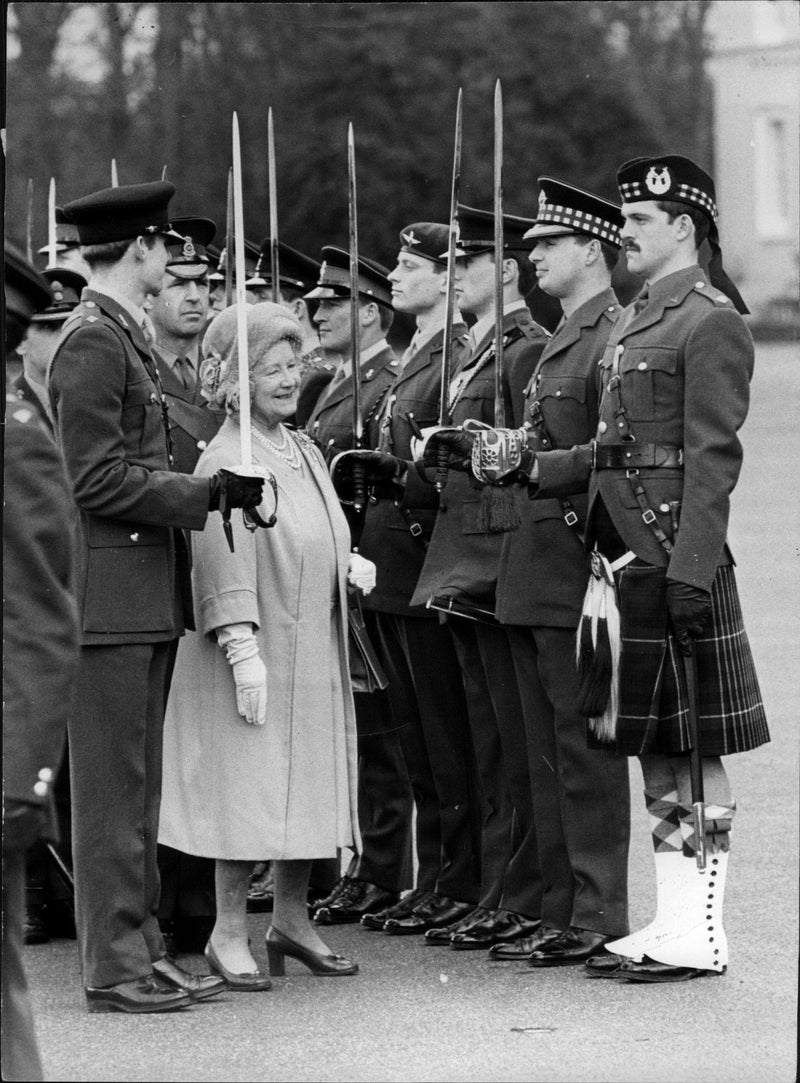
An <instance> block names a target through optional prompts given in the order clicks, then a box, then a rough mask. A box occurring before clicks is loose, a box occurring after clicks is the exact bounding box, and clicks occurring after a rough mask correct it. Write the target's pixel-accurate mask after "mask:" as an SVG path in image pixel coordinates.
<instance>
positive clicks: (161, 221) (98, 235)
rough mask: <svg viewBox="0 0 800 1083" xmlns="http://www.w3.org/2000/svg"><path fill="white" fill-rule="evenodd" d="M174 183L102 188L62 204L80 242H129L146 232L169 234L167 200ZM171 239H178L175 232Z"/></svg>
mask: <svg viewBox="0 0 800 1083" xmlns="http://www.w3.org/2000/svg"><path fill="white" fill-rule="evenodd" d="M174 194H175V185H174V184H170V183H169V181H151V182H150V183H148V184H126V185H121V186H120V187H118V188H103V189H102V191H100V192H92V193H91V195H88V196H83V198H81V199H75V200H73V201H72V202H71V203H67V204H65V206H64V215H65V217H66V219H67V221H69V222H71V223H72V224H73V225H75V226H77V228H78V236H79V238H80V242H81V244H82V245H91V244H108V243H109V242H111V241H128V240H133V238H134V237H139V236H142V235H145V234H154V233H163V234H165V235H167V236H170V235H171V230H170V222H169V215H168V213H167V211H168V207H169V201H170V200H171V199H172V197H173V195H174ZM173 239H174V240H178V239H179V238H178V236H177V235H175V236H174V238H173Z"/></svg>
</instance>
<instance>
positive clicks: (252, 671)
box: [232, 654, 267, 726]
mask: <svg viewBox="0 0 800 1083" xmlns="http://www.w3.org/2000/svg"><path fill="white" fill-rule="evenodd" d="M232 668H233V679H234V681H235V682H236V709H237V711H238V712H239V714H240V715H241V716H242V718H244V719H245V721H247V722H249V723H250V725H251V726H263V725H264V723H265V722H266V720H267V670H266V666H265V665H264V663H263V662H262V661H261V658H260V656H259V655H258V654H256V655H254V656H253V657H252V658H243V659H242V660H241V662H234V663H233V667H232Z"/></svg>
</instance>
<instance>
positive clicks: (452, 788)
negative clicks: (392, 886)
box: [376, 613, 480, 902]
mask: <svg viewBox="0 0 800 1083" xmlns="http://www.w3.org/2000/svg"><path fill="white" fill-rule="evenodd" d="M376 616H377V627H378V634H379V637H380V642H381V647H382V650H383V661H384V664H385V667H386V674H387V677H388V678H389V688H388V690H387V691H388V694H389V698H390V702H391V707H392V716H393V718H394V721H395V725H396V726H397V727H398V735H399V738H400V744H401V747H402V750H403V757H404V759H405V763H406V768H407V770H408V775H409V778H410V779H411V787H412V790H413V793H414V803H415V805H416V812H417V821H416V849H417V861H418V865H419V868H418V873H417V886H418V887H420V888H424V889H427V890H434V889H435V890H436V891H438V892H439V893H440V894H442V895H446V896H448V897H450V898H452V899H458V900H463V901H464V902H477V899H478V895H479V893H480V881H479V875H480V870H479V865H478V852H479V844H480V836H479V829H480V825H479V821H478V815H477V811H478V810H477V805H478V803H479V799H478V797H477V795H476V793H475V779H474V772H475V769H474V763H473V752H472V747H471V744H470V740H469V724H468V722H467V709H466V704H465V702H464V690H463V686H462V683H461V673H460V669H459V665H458V659H457V658H456V655H455V650H454V649H453V641H452V638H451V636H450V633H449V632H448V631H447V629H446V628H445V627H444V626H443V625H442V624H440V623H439V622H438V621H435V620H430V619H428V618H426V617H404V616H399V615H397V614H393V613H378V614H376Z"/></svg>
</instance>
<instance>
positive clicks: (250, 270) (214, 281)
mask: <svg viewBox="0 0 800 1083" xmlns="http://www.w3.org/2000/svg"><path fill="white" fill-rule="evenodd" d="M260 255H261V249H260V248H259V247H258V245H255V244H253V242H252V241H247V240H246V241H245V242H244V273H245V274H246V275H247V278H248V279H250V278H252V277H253V275H254V274H255V270H256V265H257V263H258V258H259V256H260ZM226 262H227V249H226V248H223V249H222V251H221V252H220V254H219V259H218V260H217V266H216V267H215V269H214V270H213V271H211V273H210V274H209V276H208V316H209V319H210V320H213V318H214V317H215V316H216V315H217V314H218V313H220V312H222V311H223V310H224V308H225V265H226ZM232 271H233V276H232V280H231V281H232V285H233V289H234V293H235V290H236V265H235V263H234V266H233V268H232ZM245 296H246V298H247V302H248V304H251V305H254V304H256V302H257V301H260V300H262V298H261V297H259V295H258V292H257V291H255V290H249V289H248V290H246V292H245ZM233 300H234V301H235V300H236V297H235V296H234V297H233Z"/></svg>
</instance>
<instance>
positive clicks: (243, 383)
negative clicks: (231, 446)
mask: <svg viewBox="0 0 800 1083" xmlns="http://www.w3.org/2000/svg"><path fill="white" fill-rule="evenodd" d="M233 231H234V238H235V244H234V248H235V251H236V328H237V347H238V349H237V353H238V355H239V441H240V448H241V455H242V468H243V469H244V470H245V472H246V473H250V474H251V473H252V472H253V454H252V448H251V444H250V365H249V359H248V355H247V294H246V292H245V272H244V207H243V206H242V149H241V144H240V141H239V118H238V117H237V115H236V113H234V114H233Z"/></svg>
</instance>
